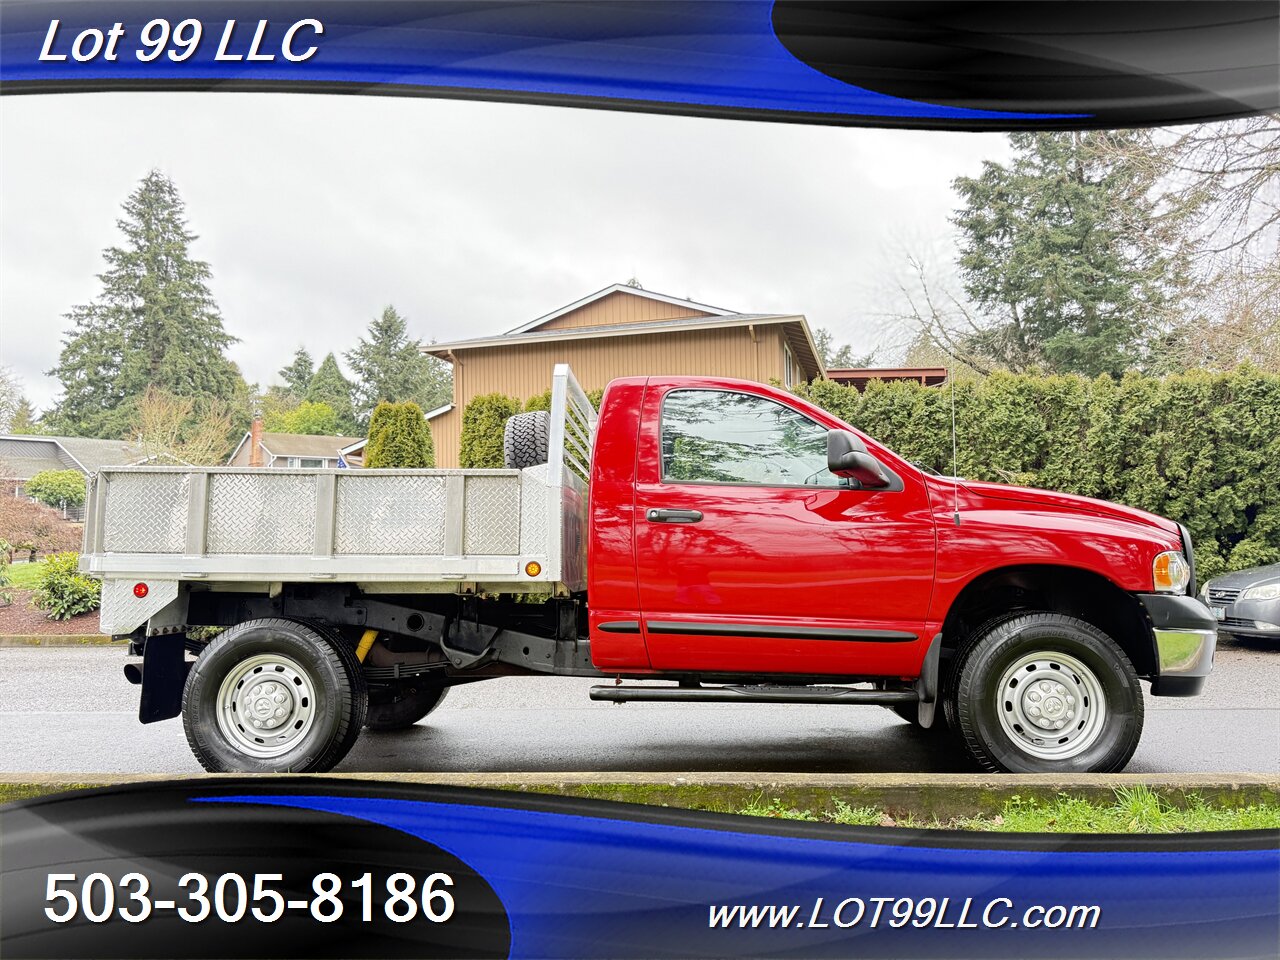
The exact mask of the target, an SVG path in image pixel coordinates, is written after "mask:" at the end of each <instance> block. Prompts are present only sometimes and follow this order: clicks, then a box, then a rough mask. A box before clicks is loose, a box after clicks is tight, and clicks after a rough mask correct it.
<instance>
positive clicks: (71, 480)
mask: <svg viewBox="0 0 1280 960" xmlns="http://www.w3.org/2000/svg"><path fill="white" fill-rule="evenodd" d="M23 489H24V490H25V491H26V493H27V494H28V495H29V496H32V497H35V498H36V499H37V500H39V501H40V502H41V503H43V504H44V505H45V506H49V507H61V506H62V505H63V504H64V503H65V504H66V505H67V506H68V507H81V506H84V474H83V473H81V472H80V471H79V470H42V471H40V472H39V473H37V474H36V475H35V476H34V477H32V478H31V479H30V480H28V481H27V482H26V484H24V487H23Z"/></svg>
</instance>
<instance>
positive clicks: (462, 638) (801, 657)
mask: <svg viewBox="0 0 1280 960" xmlns="http://www.w3.org/2000/svg"><path fill="white" fill-rule="evenodd" d="M506 441H507V443H506V449H507V461H508V463H507V466H508V469H506V470H491V471H486V470H471V471H450V470H431V471H359V470H351V471H316V470H311V471H262V470H259V471H256V472H254V471H245V470H230V469H219V470H207V471H190V470H187V471H182V470H169V471H154V470H153V471H145V470H141V469H120V470H114V471H104V472H103V474H101V475H99V477H98V479H97V480H96V482H95V487H94V492H93V494H92V496H91V498H90V516H89V518H88V520H87V524H86V525H87V530H86V545H85V557H86V559H85V561H84V563H85V569H87V570H89V571H90V572H92V573H95V574H97V575H99V576H102V577H104V580H105V581H106V582H105V584H104V607H103V623H104V627H103V629H104V631H106V632H111V633H113V634H115V635H118V636H129V637H130V638H131V640H132V648H133V650H134V652H135V653H136V652H141V653H142V654H143V662H142V665H141V667H139V666H138V665H136V664H130V665H129V666H128V667H126V673H127V675H128V676H129V677H130V679H131V680H133V681H134V682H137V683H140V684H141V685H142V707H141V710H140V718H141V719H142V720H143V721H144V722H150V721H153V720H158V719H164V718H166V717H172V716H177V715H178V714H179V713H181V714H182V716H183V720H184V723H185V726H186V730H187V735H188V739H189V740H190V743H191V745H192V748H193V749H194V751H195V753H196V756H197V757H198V758H199V759H200V761H201V762H202V763H203V764H204V765H205V766H206V767H207V768H208V769H210V770H270V771H279V770H294V771H297V770H326V769H329V768H330V767H332V766H333V765H334V764H335V763H337V762H338V761H339V760H340V759H341V758H342V756H343V755H344V754H345V753H346V751H347V750H348V749H349V748H350V746H351V744H352V743H353V742H354V739H355V737H356V735H357V734H358V733H359V731H360V730H361V728H362V727H368V728H370V729H373V730H380V729H394V728H399V727H405V726H409V725H411V724H413V723H416V722H417V721H419V720H421V719H422V718H423V717H425V716H426V714H427V713H429V712H430V711H431V710H433V709H434V708H435V707H436V706H438V705H439V703H440V702H441V701H442V699H443V698H444V695H445V693H446V692H447V690H448V688H449V687H450V686H453V685H456V684H459V683H466V682H471V681H474V680H480V679H486V678H491V677H498V676H510V675H515V674H548V673H551V674H562V675H572V676H598V677H600V678H601V679H602V680H606V681H607V682H606V683H602V684H600V685H597V686H595V687H593V688H592V690H591V696H592V698H593V699H597V700H610V701H707V702H729V703H739V704H741V703H829V704H833V705H836V704H878V705H881V706H885V707H889V708H891V709H892V710H894V711H895V712H897V713H898V714H899V715H900V716H902V717H903V718H905V719H907V720H909V721H911V722H912V723H915V724H917V725H919V726H920V727H922V728H926V729H929V730H935V731H939V733H940V734H948V733H949V734H950V735H952V736H954V737H955V740H956V743H957V744H962V745H963V746H964V748H965V749H967V750H968V752H969V753H970V754H971V755H972V757H973V759H974V761H975V762H976V763H977V764H979V765H980V766H981V767H982V768H985V769H988V770H1010V771H1114V770H1120V769H1122V768H1123V767H1124V766H1125V764H1126V763H1127V762H1128V761H1129V759H1130V757H1131V756H1132V755H1133V752H1134V750H1135V748H1136V747H1137V744H1138V739H1139V736H1140V734H1141V731H1142V725H1143V691H1142V685H1141V683H1140V681H1141V680H1146V681H1148V682H1149V683H1150V687H1151V693H1152V694H1154V695H1156V696H1190V695H1194V694H1196V693H1198V692H1199V691H1200V689H1201V687H1202V686H1203V684H1204V682H1205V678H1206V677H1207V675H1208V674H1209V672H1210V669H1211V666H1212V661H1213V652H1214V645H1215V641H1216V624H1215V621H1214V619H1213V617H1212V615H1211V614H1210V612H1209V610H1208V609H1207V608H1206V607H1205V606H1204V605H1203V604H1202V603H1201V602H1200V601H1199V600H1197V599H1196V596H1195V572H1194V560H1193V556H1192V549H1191V542H1190V538H1189V536H1188V534H1187V531H1186V529H1185V528H1184V527H1182V526H1180V525H1179V524H1178V523H1175V522H1173V521H1171V520H1166V519H1164V518H1162V517H1158V516H1154V515H1152V514H1149V513H1144V512H1143V511H1141V510H1135V509H1132V508H1129V507H1123V506H1118V505H1116V504H1112V503H1106V502H1102V501H1098V500H1091V499H1088V498H1085V497H1078V496H1070V495H1067V494H1060V493H1052V492H1049V491H1044V490H1032V489H1026V488H1022V487H1013V486H1005V485H1001V484H995V483H976V482H972V481H967V480H957V479H954V478H950V477H944V476H938V475H935V474H932V473H930V472H929V471H926V470H923V469H921V468H919V467H917V466H915V465H913V464H911V463H909V462H908V461H906V460H904V459H903V458H902V457H900V456H898V455H897V454H895V453H893V452H892V451H891V450H888V449H887V448H885V447H884V446H882V445H880V444H879V443H877V442H876V441H875V440H874V439H872V438H870V437H867V436H865V435H863V434H861V433H859V432H858V430H857V428H856V425H852V424H846V423H843V422H841V421H840V420H838V419H837V418H835V417H833V416H832V415H831V414H829V413H827V412H825V411H823V410H821V409H819V408H817V407H815V406H813V405H812V404H810V403H807V402H806V401H805V400H803V399H800V398H798V397H796V396H793V395H791V394H789V393H787V392H785V391H782V390H778V389H773V388H770V387H768V386H763V385H761V384H758V383H750V382H744V381H736V380H722V379H699V378H683V377H681V378H677V377H649V378H628V379H622V380H615V381H614V382H612V383H611V384H610V385H609V386H608V388H607V390H606V391H605V394H604V398H603V401H602V403H601V407H600V411H599V414H598V416H597V414H596V412H595V410H593V409H592V408H591V406H590V404H588V403H587V402H586V398H585V395H584V394H583V393H582V391H581V390H580V389H579V388H578V386H577V384H576V382H575V381H574V380H573V377H572V374H571V373H570V372H569V371H568V369H567V368H563V367H560V368H557V370H556V374H555V379H554V388H553V403H552V410H551V412H550V413H534V414H523V415H520V416H519V417H516V418H513V419H512V420H511V421H509V422H508V424H507V434H506ZM267 474H271V475H273V476H271V477H267V476H266V475H267ZM139 478H143V479H142V480H140V479H139ZM163 478H172V482H171V483H169V486H168V487H166V486H164V485H163V484H160V479H163ZM286 479H287V480H289V481H290V485H289V486H288V487H287V489H285V490H284V491H283V492H280V491H278V490H276V489H275V487H273V486H271V485H272V484H276V485H282V484H284V481H285V480H286ZM144 480H145V484H147V486H146V487H145V489H144V488H143V487H141V486H140V484H142V483H143V482H144ZM251 485H256V486H251ZM171 488H172V489H171ZM140 490H141V491H142V492H139V491H140ZM175 491H176V492H175ZM503 491H506V492H503ZM140 497H141V498H143V499H141V500H139V498H140ZM147 498H150V499H147ZM158 502H163V504H165V506H164V508H163V509H160V508H156V507H152V508H149V509H140V508H139V506H138V504H139V503H144V504H149V503H158ZM165 517H167V518H169V519H167V520H166V519H164V518H165ZM140 525H141V526H140ZM295 528H297V530H300V531H301V532H297V531H295ZM113 531H114V533H113ZM295 535H296V538H297V539H296V541H295V540H291V539H290V537H295ZM113 536H114V537H115V539H114V540H113V539H112V537H113ZM166 538H167V539H166ZM184 538H185V539H184ZM362 538H363V539H362ZM162 543H164V544H169V546H167V547H162V545H161V544H162ZM291 544H293V546H291ZM295 547H296V549H295ZM521 594H524V596H520V595H521ZM530 601H532V602H530ZM195 627H202V628H205V630H204V631H203V633H202V632H201V631H197V630H194V629H193V628H195ZM208 627H224V628H228V629H224V630H223V631H222V632H221V633H218V634H217V635H216V636H215V637H214V638H213V639H212V640H209V639H207V638H206V639H196V638H197V637H201V636H206V635H207V634H208V633H210V632H212V631H209V630H208V629H207V628H208ZM184 651H185V652H184ZM192 655H194V659H193V657H192Z"/></svg>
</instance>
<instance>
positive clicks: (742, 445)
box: [662, 390, 848, 487]
mask: <svg viewBox="0 0 1280 960" xmlns="http://www.w3.org/2000/svg"><path fill="white" fill-rule="evenodd" d="M662 479H663V480H666V481H668V482H673V483H746V484H753V485H756V486H819V487H841V486H848V484H846V483H842V482H841V480H840V478H839V477H836V476H835V475H834V474H832V473H831V472H830V471H829V470H828V469H827V430H826V428H825V427H822V426H820V425H819V424H817V423H814V422H813V421H812V420H810V419H809V418H808V417H806V416H804V415H803V414H801V413H798V412H796V411H795V410H792V409H791V408H790V407H786V406H783V405H782V404H780V403H776V402H775V401H773V400H767V399H765V398H764V397H758V396H755V395H754V394H749V393H733V392H729V391H724V390H673V391H671V392H670V393H668V394H667V395H666V397H665V398H664V399H663V403H662Z"/></svg>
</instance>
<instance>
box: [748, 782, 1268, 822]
mask: <svg viewBox="0 0 1280 960" xmlns="http://www.w3.org/2000/svg"><path fill="white" fill-rule="evenodd" d="M736 812H737V813H741V814H745V815H747V816H754V817H774V818H777V819H782V820H806V821H810V822H827V823H845V824H851V825H854V826H886V827H894V826H896V827H923V828H932V829H949V830H981V831H991V832H997V833H1194V832H1201V831H1211V830H1278V829H1280V803H1269V802H1268V803H1259V804H1252V805H1250V806H1246V807H1237V808H1226V807H1216V806H1213V805H1211V804H1209V803H1207V802H1206V801H1205V800H1203V799H1202V798H1200V797H1198V796H1194V795H1193V796H1190V797H1188V798H1187V803H1186V805H1185V806H1174V805H1173V804H1172V803H1170V802H1169V801H1168V800H1165V799H1163V798H1162V797H1160V796H1159V795H1158V794H1156V793H1155V792H1153V791H1152V790H1151V789H1149V788H1148V787H1143V786H1138V787H1122V788H1120V789H1118V790H1116V791H1115V799H1114V800H1112V801H1111V802H1110V803H1096V802H1093V801H1090V800H1083V799H1080V798H1079V797H1071V796H1067V795H1065V794H1061V795H1059V796H1058V797H1057V798H1055V799H1053V800H1050V801H1045V800H1033V799H1024V798H1022V797H1013V798H1012V799H1010V800H1008V801H1007V802H1006V803H1005V805H1004V809H1003V811H1002V812H1001V813H1000V814H999V815H997V816H994V817H961V818H956V819H951V820H946V821H942V820H939V819H937V818H931V819H928V820H923V819H918V818H916V817H914V816H906V817H898V818H896V819H895V818H894V817H891V816H889V815H888V814H886V813H884V812H883V811H881V810H878V809H876V808H874V807H851V806H849V805H848V804H846V803H844V802H842V801H840V800H836V801H835V803H834V812H832V813H829V814H822V815H820V814H818V813H816V812H815V811H813V810H802V809H795V808H793V807H788V806H787V805H786V804H784V803H782V802H781V801H780V800H769V801H766V800H765V799H764V798H763V797H761V798H759V799H758V800H756V801H754V802H752V803H750V804H747V805H746V806H745V807H742V808H740V809H739V810H737V811H736Z"/></svg>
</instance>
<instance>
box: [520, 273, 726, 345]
mask: <svg viewBox="0 0 1280 960" xmlns="http://www.w3.org/2000/svg"><path fill="white" fill-rule="evenodd" d="M614 293H625V294H628V295H629V296H633V297H643V298H644V299H646V300H657V301H659V302H660V303H669V304H672V305H674V306H677V307H688V308H689V309H690V310H696V311H698V312H700V313H710V314H713V315H715V316H728V315H729V314H731V313H733V311H732V310H725V309H724V308H723V307H713V306H711V305H710V304H706V303H695V302H694V301H693V300H685V299H683V298H681V297H670V296H667V295H666V294H665V293H656V292H654V291H653V290H645V289H644V288H642V287H633V286H631V285H629V284H626V283H615V284H613V285H612V286H608V287H605V288H604V289H603V290H597V291H596V292H595V293H591V294H588V295H587V296H585V297H583V298H582V299H581V300H575V301H574V302H573V303H569V304H566V305H565V306H563V307H560V308H559V309H558V310H552V311H551V312H550V313H548V314H544V315H543V316H541V317H538V319H536V320H530V321H529V322H528V323H526V324H522V325H521V326H518V327H516V328H515V329H514V330H508V331H507V336H514V335H516V334H522V333H528V332H529V331H531V330H536V329H537V328H538V327H540V326H542V325H543V324H544V323H550V322H551V321H552V320H555V319H556V318H557V317H563V316H564V315H565V314H566V313H572V312H573V311H574V310H577V309H579V308H580V307H585V306H586V305H587V304H589V303H594V302H595V301H597V300H603V299H604V298H605V297H607V296H609V295H611V294H614Z"/></svg>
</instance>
